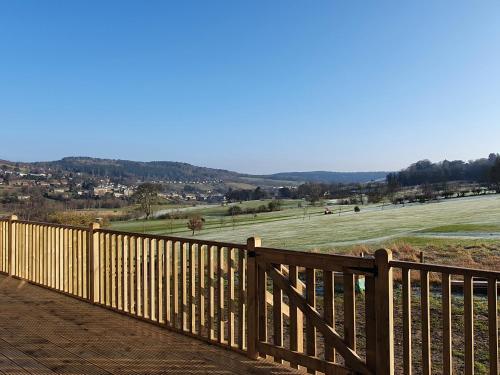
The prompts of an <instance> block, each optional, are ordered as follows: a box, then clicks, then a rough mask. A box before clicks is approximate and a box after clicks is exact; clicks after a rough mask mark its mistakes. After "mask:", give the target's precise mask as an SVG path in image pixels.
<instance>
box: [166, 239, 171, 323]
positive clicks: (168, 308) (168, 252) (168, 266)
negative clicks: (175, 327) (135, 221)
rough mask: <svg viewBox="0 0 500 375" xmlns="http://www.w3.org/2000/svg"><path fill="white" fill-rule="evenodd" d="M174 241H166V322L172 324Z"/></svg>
mask: <svg viewBox="0 0 500 375" xmlns="http://www.w3.org/2000/svg"><path fill="white" fill-rule="evenodd" d="M171 277H172V242H171V241H165V324H167V325H170V324H172V304H171V300H172V284H171Z"/></svg>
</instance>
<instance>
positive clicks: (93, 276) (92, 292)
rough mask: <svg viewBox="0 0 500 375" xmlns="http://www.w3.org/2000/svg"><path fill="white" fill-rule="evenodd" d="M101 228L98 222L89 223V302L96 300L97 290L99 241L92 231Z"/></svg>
mask: <svg viewBox="0 0 500 375" xmlns="http://www.w3.org/2000/svg"><path fill="white" fill-rule="evenodd" d="M99 228H101V225H100V224H99V223H90V224H89V232H88V234H89V238H88V241H87V248H88V259H89V271H88V283H87V285H88V296H89V300H90V302H92V303H94V302H98V300H97V298H96V296H98V293H99V292H98V291H99V241H98V237H97V236H96V234H95V233H94V231H96V230H98V229H99Z"/></svg>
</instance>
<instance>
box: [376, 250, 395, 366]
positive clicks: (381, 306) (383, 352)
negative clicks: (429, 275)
mask: <svg viewBox="0 0 500 375" xmlns="http://www.w3.org/2000/svg"><path fill="white" fill-rule="evenodd" d="M391 260H392V251H391V250H389V249H379V250H377V251H375V264H376V266H377V274H376V277H375V294H376V297H375V300H376V301H377V304H376V306H375V312H376V313H375V316H376V335H377V340H376V345H377V346H376V373H377V374H387V375H393V374H394V306H393V304H394V294H393V276H392V267H391V265H390V262H391Z"/></svg>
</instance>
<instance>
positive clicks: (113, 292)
mask: <svg viewBox="0 0 500 375" xmlns="http://www.w3.org/2000/svg"><path fill="white" fill-rule="evenodd" d="M117 236H118V235H116V234H112V235H111V238H110V241H111V242H110V262H109V264H110V271H109V276H110V278H111V280H110V283H109V284H110V287H111V289H110V292H109V293H110V297H111V307H115V308H116V307H117V300H118V285H117V281H118V275H117V273H118V272H117V262H118V249H117V248H116V238H117Z"/></svg>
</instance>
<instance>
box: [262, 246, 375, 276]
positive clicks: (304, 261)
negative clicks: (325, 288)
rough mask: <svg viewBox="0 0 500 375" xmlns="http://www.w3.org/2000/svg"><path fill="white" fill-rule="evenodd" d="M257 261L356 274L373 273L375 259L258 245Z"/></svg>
mask: <svg viewBox="0 0 500 375" xmlns="http://www.w3.org/2000/svg"><path fill="white" fill-rule="evenodd" d="M255 256H256V257H257V261H258V262H260V261H264V262H266V263H276V264H284V265H290V266H298V267H305V268H315V269H322V270H325V271H338V272H351V273H356V274H373V273H374V272H375V270H374V268H375V259H374V258H372V257H366V258H364V257H359V256H350V255H338V254H321V253H312V252H306V251H297V250H285V249H275V248H270V247H258V248H256V249H255Z"/></svg>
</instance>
